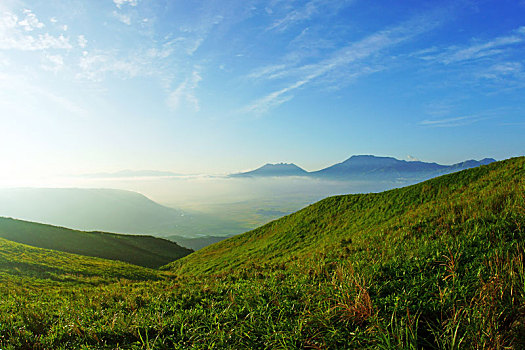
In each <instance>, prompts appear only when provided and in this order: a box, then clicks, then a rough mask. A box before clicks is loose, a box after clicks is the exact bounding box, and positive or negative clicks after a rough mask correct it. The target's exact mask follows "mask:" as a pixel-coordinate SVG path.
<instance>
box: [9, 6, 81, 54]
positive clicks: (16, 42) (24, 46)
mask: <svg viewBox="0 0 525 350" xmlns="http://www.w3.org/2000/svg"><path fill="white" fill-rule="evenodd" d="M24 13H25V15H26V19H24V20H22V21H18V17H17V16H16V15H14V14H12V13H10V12H5V13H4V15H3V16H2V17H0V49H2V50H23V51H36V50H47V49H70V48H72V46H71V44H70V43H69V39H68V38H66V37H64V36H63V35H59V36H53V35H51V34H49V33H44V34H37V35H33V34H29V33H28V32H31V31H33V30H34V29H40V28H43V26H44V25H43V24H42V23H41V22H39V21H38V19H36V16H34V14H33V13H32V12H31V11H30V10H24Z"/></svg>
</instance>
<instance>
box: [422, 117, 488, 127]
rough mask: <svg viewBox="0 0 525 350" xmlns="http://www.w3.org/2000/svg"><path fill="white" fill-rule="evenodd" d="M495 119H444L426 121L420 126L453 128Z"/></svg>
mask: <svg viewBox="0 0 525 350" xmlns="http://www.w3.org/2000/svg"><path fill="white" fill-rule="evenodd" d="M490 118H493V116H487V115H469V116H461V117H453V118H443V119H432V120H429V119H425V120H423V121H421V122H419V123H418V124H419V125H421V126H427V127H434V128H451V127H457V126H464V125H470V124H474V123H476V122H479V121H482V120H485V119H490Z"/></svg>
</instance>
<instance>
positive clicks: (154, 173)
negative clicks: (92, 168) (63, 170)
mask: <svg viewBox="0 0 525 350" xmlns="http://www.w3.org/2000/svg"><path fill="white" fill-rule="evenodd" d="M177 175H179V174H177V173H173V172H171V171H159V170H121V171H117V172H114V173H94V174H84V175H80V177H87V178H123V177H150V176H151V177H158V176H177Z"/></svg>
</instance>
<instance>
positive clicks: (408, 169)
mask: <svg viewBox="0 0 525 350" xmlns="http://www.w3.org/2000/svg"><path fill="white" fill-rule="evenodd" d="M495 161H496V160H495V159H492V158H485V159H483V160H481V161H477V160H468V161H465V162H461V163H457V164H453V165H441V164H437V163H426V162H421V161H406V160H399V159H396V158H393V157H376V156H372V155H357V156H352V157H350V158H348V159H347V160H345V161H344V162H342V163H338V164H335V165H332V166H330V167H328V168H325V169H322V170H319V171H314V172H311V173H309V175H311V176H316V177H325V178H339V179H385V180H395V179H425V178H430V177H434V176H438V175H443V174H448V173H451V172H454V171H459V170H465V169H469V168H474V167H477V166H480V165H487V164H490V163H492V162H495Z"/></svg>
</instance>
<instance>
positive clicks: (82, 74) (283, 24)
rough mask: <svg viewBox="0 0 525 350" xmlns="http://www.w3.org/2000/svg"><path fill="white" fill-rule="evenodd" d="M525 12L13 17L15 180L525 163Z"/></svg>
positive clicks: (69, 11)
mask: <svg viewBox="0 0 525 350" xmlns="http://www.w3.org/2000/svg"><path fill="white" fill-rule="evenodd" d="M524 93H525V2H524V1H516V0H514V1H506V0H497V1H396V2H392V1H373V2H370V1H363V0H348V1H345V0H336V1H332V0H323V1H321V0H310V1H293V0H273V1H257V0H253V1H250V0H243V1H227V0H220V1H175V0H173V1H162V0H155V1H153V0H114V1H112V0H106V1H102V0H96V1H87V0H85V1H75V0H72V1H53V0H50V1H16V0H3V1H2V3H1V4H0V125H1V129H0V130H1V132H2V137H1V138H0V161H1V162H2V166H3V168H4V169H8V170H7V171H5V172H4V175H3V176H4V179H5V178H6V177H7V176H11V177H19V176H23V175H24V176H25V175H27V174H76V173H93V172H100V171H117V170H121V169H157V170H171V171H175V172H180V173H228V172H235V171H238V170H242V169H249V168H254V167H257V166H259V165H261V164H263V163H266V162H280V161H285V162H295V163H297V164H298V165H300V166H302V167H304V168H306V169H308V170H316V169H319V168H322V167H324V166H328V165H331V164H333V163H335V162H338V161H342V160H344V159H346V158H348V157H349V156H351V155H353V154H376V155H389V156H395V157H397V158H401V159H408V158H412V157H413V158H417V159H421V160H425V161H437V162H440V163H445V164H449V163H454V162H458V161H461V160H465V159H471V158H476V159H480V158H483V157H494V158H497V159H503V158H508V157H510V156H516V155H523V154H524V153H525V137H524V136H523V135H525V110H524V107H525V103H524V102H523V101H524V96H525V94H524Z"/></svg>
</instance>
